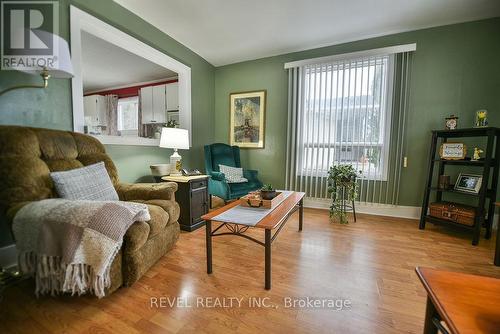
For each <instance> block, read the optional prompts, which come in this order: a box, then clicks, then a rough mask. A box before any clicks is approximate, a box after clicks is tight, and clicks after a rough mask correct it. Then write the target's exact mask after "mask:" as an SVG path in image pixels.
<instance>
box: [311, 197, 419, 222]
mask: <svg viewBox="0 0 500 334" xmlns="http://www.w3.org/2000/svg"><path fill="white" fill-rule="evenodd" d="M330 205H331V200H330V199H322V198H311V197H306V198H304V206H305V207H306V208H314V209H329V208H330ZM355 206H356V213H366V214H369V215H375V216H388V217H397V218H408V219H420V212H421V211H422V208H421V207H419V206H404V205H389V204H378V203H365V202H356V203H355Z"/></svg>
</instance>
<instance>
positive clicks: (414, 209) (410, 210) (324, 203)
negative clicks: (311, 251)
mask: <svg viewBox="0 0 500 334" xmlns="http://www.w3.org/2000/svg"><path fill="white" fill-rule="evenodd" d="M330 205H331V200H330V199H322V198H311V197H306V198H304V207H306V208H313V209H325V210H328V209H330ZM355 206H356V213H366V214H369V215H375V216H388V217H397V218H408V219H420V212H421V211H422V208H421V207H419V206H404V205H389V204H378V203H364V202H355ZM498 216H499V214H498V213H495V215H494V216H493V229H494V230H496V229H497V228H498Z"/></svg>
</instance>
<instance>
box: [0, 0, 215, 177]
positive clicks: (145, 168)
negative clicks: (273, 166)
mask: <svg viewBox="0 0 500 334" xmlns="http://www.w3.org/2000/svg"><path fill="white" fill-rule="evenodd" d="M59 3H60V20H59V21H60V35H61V36H62V37H63V38H65V39H66V40H68V41H69V37H70V36H69V26H70V22H69V8H70V5H75V6H77V7H78V8H80V9H82V10H84V11H86V12H88V13H90V14H92V15H94V16H96V17H98V18H100V19H101V20H103V21H105V22H107V23H109V24H111V25H113V26H115V27H117V28H118V29H120V30H122V31H124V32H126V33H128V34H130V35H132V36H134V37H136V38H137V39H139V40H141V41H143V42H145V43H147V44H149V45H151V46H152V47H154V48H156V49H158V50H160V51H162V52H164V53H165V54H167V55H169V56H171V57H173V58H175V59H177V60H179V61H180V62H182V63H184V64H186V65H188V66H190V67H191V80H192V81H191V86H192V119H193V122H192V130H193V133H194V134H196V135H193V147H192V149H190V150H189V151H184V152H181V154H182V156H183V158H185V164H186V165H187V166H188V167H192V168H195V167H196V168H201V167H203V152H202V149H203V145H204V144H205V143H209V142H212V141H213V137H214V120H213V113H214V75H215V69H214V67H213V66H212V65H211V64H209V63H208V62H207V61H205V60H204V59H203V58H201V57H200V56H198V55H197V54H196V53H194V52H193V51H191V50H190V49H188V48H187V47H185V46H184V45H182V44H180V43H179V42H177V41H175V40H174V39H172V38H171V37H169V36H167V35H166V34H164V33H163V32H161V31H160V30H158V29H156V28H155V27H153V26H152V25H150V24H149V23H147V22H146V21H144V20H142V19H141V18H139V17H138V16H136V15H135V14H133V13H131V12H129V11H128V10H126V9H125V8H123V7H121V6H119V5H118V4H116V3H115V2H114V1H111V0H105V1H104V0H92V1H88V0H87V1H85V0H61V1H60V2H59ZM40 80H41V79H40V78H38V77H36V76H31V75H27V74H23V73H20V72H16V71H0V90H1V89H4V88H6V87H11V86H13V85H16V84H24V83H38V82H39V81H40ZM0 124H15V125H26V126H35V127H45V128H53V129H62V130H72V127H73V118H72V107H71V81H70V80H63V79H51V80H50V82H49V87H48V89H46V90H41V89H20V90H15V91H11V92H9V93H7V94H5V95H0ZM106 149H107V150H108V152H109V154H110V155H111V157H112V158H113V160H114V161H115V163H116V165H117V167H118V172H119V174H120V178H121V179H122V180H123V181H127V182H134V181H137V180H150V179H149V177H148V175H149V174H150V171H149V165H150V164H152V163H160V162H166V161H168V157H169V156H170V155H171V154H172V153H171V150H167V149H160V148H156V147H143V146H107V148H106Z"/></svg>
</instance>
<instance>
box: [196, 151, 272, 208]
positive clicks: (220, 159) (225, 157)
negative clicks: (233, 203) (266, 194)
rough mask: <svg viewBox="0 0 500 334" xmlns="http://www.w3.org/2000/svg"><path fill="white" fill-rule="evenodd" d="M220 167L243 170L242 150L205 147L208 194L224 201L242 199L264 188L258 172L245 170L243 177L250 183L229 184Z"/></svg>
mask: <svg viewBox="0 0 500 334" xmlns="http://www.w3.org/2000/svg"><path fill="white" fill-rule="evenodd" d="M219 165H226V166H231V167H238V168H241V162H240V148H239V147H238V146H229V145H226V144H212V145H205V168H206V173H207V175H210V176H211V177H210V179H209V180H208V192H209V193H210V195H214V196H217V197H220V198H222V199H223V200H224V201H228V200H232V199H236V198H240V197H241V196H244V195H246V194H248V193H249V192H250V191H253V190H257V189H260V188H262V182H260V181H259V179H258V178H257V171H256V170H250V169H243V176H244V177H245V178H246V179H247V180H248V182H243V183H227V181H226V178H225V176H224V174H223V173H221V172H220V171H219Z"/></svg>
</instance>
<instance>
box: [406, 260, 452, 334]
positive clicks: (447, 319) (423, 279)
mask: <svg viewBox="0 0 500 334" xmlns="http://www.w3.org/2000/svg"><path fill="white" fill-rule="evenodd" d="M429 270H430V271H440V270H437V269H431V268H425V267H416V268H415V272H416V273H417V276H418V278H419V279H420V282H422V285H423V286H424V288H425V291H426V292H427V297H428V298H430V299H431V301H432V304H433V305H434V307H435V308H436V311H437V312H438V313H439V316H440V317H441V320H444V322H445V323H446V325H447V326H448V329H449V330H450V333H459V331H458V329H457V328H456V326H455V324H454V323H453V321H452V320H451V318H450V316H449V315H448V313H447V312H446V311H445V309H444V307H443V305H442V304H441V303H440V302H439V300H438V298H437V297H436V294H435V293H434V290H432V288H431V286H430V285H429V284H428V282H427V279H426V277H425V272H426V271H429Z"/></svg>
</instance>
